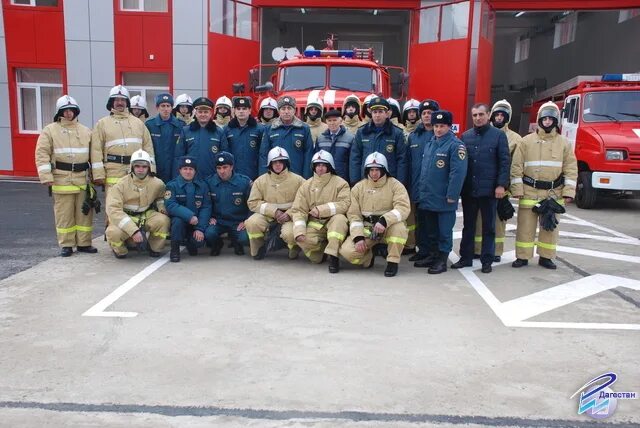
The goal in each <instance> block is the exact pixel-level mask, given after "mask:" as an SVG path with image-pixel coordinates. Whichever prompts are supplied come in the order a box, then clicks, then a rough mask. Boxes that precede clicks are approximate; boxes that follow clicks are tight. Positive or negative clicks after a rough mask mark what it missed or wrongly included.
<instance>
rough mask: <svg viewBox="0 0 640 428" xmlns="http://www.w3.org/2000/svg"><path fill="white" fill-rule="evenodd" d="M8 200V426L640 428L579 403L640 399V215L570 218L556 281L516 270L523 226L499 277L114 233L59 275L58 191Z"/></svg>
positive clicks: (3, 333) (0, 389)
mask: <svg viewBox="0 0 640 428" xmlns="http://www.w3.org/2000/svg"><path fill="white" fill-rule="evenodd" d="M0 196H2V198H3V202H4V203H3V206H4V207H8V209H7V208H5V209H4V210H2V212H1V213H0V222H1V223H0V224H2V225H3V226H2V230H1V232H0V239H1V242H2V244H3V245H2V246H1V248H2V255H1V256H2V262H1V265H2V266H1V272H2V275H3V277H4V280H0V427H5V426H7V427H15V426H25V427H32V426H33V427H41V426H55V427H59V426H81V427H86V426H110V427H111V426H133V427H147V426H148V427H177V426H180V427H182V426H187V427H204V426H225V427H227V426H230V427H236V426H237V427H245V426H252V427H283V426H284V427H414V426H420V427H430V426H438V427H454V426H456V427H457V426H465V427H488V426H499V427H593V426H610V425H611V426H616V427H637V426H640V400H619V401H618V407H617V410H616V412H615V414H613V415H612V416H611V417H610V418H608V419H604V420H602V421H596V420H594V419H590V418H588V417H587V416H585V415H578V414H577V407H578V400H577V398H575V397H574V398H570V397H571V395H572V394H573V393H574V392H575V391H576V390H577V389H578V388H580V387H581V386H582V385H584V384H585V383H586V382H587V381H589V380H590V379H592V378H594V377H596V376H597V375H599V374H601V373H604V372H608V371H613V372H615V373H616V374H617V375H618V381H617V383H616V384H615V385H613V386H612V389H613V390H614V391H616V392H620V391H636V392H640V368H639V366H638V363H637V355H638V354H639V353H640V269H638V268H639V267H640V241H639V240H638V237H639V236H640V225H639V224H638V218H639V217H638V213H639V212H640V211H639V209H640V201H612V200H609V201H605V203H604V204H603V205H602V208H600V209H597V210H589V211H585V210H579V209H577V208H576V207H574V206H571V207H569V209H568V215H567V216H563V217H562V218H561V220H560V221H561V232H562V233H563V235H562V236H561V238H560V246H561V250H560V252H559V254H558V260H557V263H558V270H557V271H547V270H544V269H542V268H540V267H538V266H537V265H536V264H535V262H534V263H532V264H531V265H530V266H528V267H526V268H522V269H520V270H515V269H513V268H511V267H510V266H509V261H510V260H511V259H512V258H513V252H512V250H513V241H514V230H513V228H512V227H511V228H509V229H508V232H507V244H506V253H505V256H504V263H502V264H500V265H495V266H494V272H493V273H492V274H490V275H484V274H481V273H479V271H478V270H477V269H478V266H475V267H474V268H467V269H464V270H463V271H449V272H447V273H445V274H442V275H437V276H431V275H426V274H425V272H424V270H421V269H415V268H413V267H412V266H411V264H410V263H409V262H407V261H406V260H403V261H402V263H401V265H400V273H399V275H398V276H397V277H396V278H390V279H389V278H384V277H383V275H382V272H383V269H384V263H383V261H382V260H377V261H376V265H375V266H374V268H373V269H371V270H363V269H359V268H356V267H352V266H346V265H345V263H344V262H343V264H342V266H343V268H342V270H341V272H340V273H339V274H337V275H330V274H328V273H327V271H326V269H327V268H326V265H319V266H314V265H311V264H309V263H308V262H307V261H306V260H304V259H303V258H301V259H299V260H294V261H290V260H288V259H287V257H286V253H285V252H279V253H275V254H269V255H268V256H267V258H266V259H265V260H263V261H261V262H256V261H253V260H251V259H250V258H249V257H248V256H244V257H238V256H235V255H233V253H232V251H231V250H230V249H226V248H225V249H224V250H223V254H222V255H221V256H220V257H218V258H212V257H209V256H208V255H207V254H205V252H204V251H203V252H202V254H201V255H200V256H198V257H189V256H188V255H186V254H185V253H184V252H183V261H182V262H181V263H177V264H176V263H168V260H167V257H166V256H165V257H163V258H160V259H151V258H149V257H147V256H146V255H144V254H138V253H135V254H132V255H131V257H129V258H128V259H125V260H116V259H115V258H113V257H112V256H111V254H110V252H109V250H108V247H107V246H106V243H104V242H103V241H102V239H101V237H100V236H99V235H100V232H101V230H102V224H103V217H102V215H100V216H98V217H97V218H96V223H97V225H98V226H96V236H97V237H96V239H94V245H95V246H97V247H98V248H99V250H100V252H99V253H98V254H97V255H87V254H74V256H73V257H70V258H68V259H62V258H60V257H57V253H58V249H57V245H56V242H55V232H54V226H53V218H52V212H51V201H50V200H49V198H48V196H47V194H46V190H45V189H43V188H42V187H41V186H39V185H37V184H32V183H24V184H23V183H6V182H0ZM460 220H461V219H458V225H457V230H458V232H459V229H460V223H461V221H460ZM512 224H515V222H513V221H512ZM458 242H459V241H456V244H455V246H454V247H455V248H457V245H458ZM451 258H452V260H456V257H455V255H452V257H451ZM19 271H21V272H19ZM17 272H19V273H17ZM572 284H573V285H572ZM589 290H592V291H589ZM541 293H542V295H543V296H544V299H540V298H537V297H539V296H540V295H541ZM545 293H547V294H545Z"/></svg>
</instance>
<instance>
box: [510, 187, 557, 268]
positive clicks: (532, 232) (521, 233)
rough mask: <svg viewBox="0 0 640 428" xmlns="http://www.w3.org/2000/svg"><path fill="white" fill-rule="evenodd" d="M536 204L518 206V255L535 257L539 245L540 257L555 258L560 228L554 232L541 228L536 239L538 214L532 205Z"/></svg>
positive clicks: (525, 258)
mask: <svg viewBox="0 0 640 428" xmlns="http://www.w3.org/2000/svg"><path fill="white" fill-rule="evenodd" d="M533 205H535V203H534V204H532V205H531V204H527V203H525V204H524V205H523V204H522V200H521V201H520V206H519V207H518V229H517V230H516V257H517V258H519V259H524V260H529V259H531V258H533V249H534V247H536V246H537V247H538V250H537V253H538V255H539V256H540V257H544V258H547V259H553V258H555V256H556V248H557V244H558V232H559V231H558V228H557V227H556V228H555V229H554V230H553V231H552V232H549V231H547V230H544V229H542V228H541V229H540V232H539V233H538V239H537V241H536V229H537V228H538V221H539V220H538V214H536V213H534V212H533V211H532V210H531V208H530V207H532V206H533Z"/></svg>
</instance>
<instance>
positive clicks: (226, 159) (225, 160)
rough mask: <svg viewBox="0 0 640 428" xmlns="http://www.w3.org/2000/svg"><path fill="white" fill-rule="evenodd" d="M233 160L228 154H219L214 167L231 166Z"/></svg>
mask: <svg viewBox="0 0 640 428" xmlns="http://www.w3.org/2000/svg"><path fill="white" fill-rule="evenodd" d="M234 161H235V159H234V157H233V155H232V154H231V153H229V152H220V153H218V154H217V155H216V166H222V165H233V163H234Z"/></svg>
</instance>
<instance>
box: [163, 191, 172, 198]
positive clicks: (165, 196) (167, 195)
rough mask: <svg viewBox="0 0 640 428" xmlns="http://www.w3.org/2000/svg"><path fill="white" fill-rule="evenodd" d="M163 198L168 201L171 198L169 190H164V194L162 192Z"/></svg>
mask: <svg viewBox="0 0 640 428" xmlns="http://www.w3.org/2000/svg"><path fill="white" fill-rule="evenodd" d="M164 198H165V199H169V198H171V190H165V192H164Z"/></svg>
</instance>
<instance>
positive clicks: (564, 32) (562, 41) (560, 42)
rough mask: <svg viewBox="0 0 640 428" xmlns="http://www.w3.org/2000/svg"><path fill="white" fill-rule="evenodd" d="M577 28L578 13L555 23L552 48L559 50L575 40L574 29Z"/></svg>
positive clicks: (573, 13) (570, 14) (572, 13)
mask: <svg viewBox="0 0 640 428" xmlns="http://www.w3.org/2000/svg"><path fill="white" fill-rule="evenodd" d="M577 27H578V13H577V12H571V13H569V14H568V15H567V16H565V17H564V18H561V19H560V21H559V22H556V25H555V33H554V35H553V48H554V49H556V48H559V47H560V46H564V45H566V44H569V43H571V42H573V41H575V40H576V28H577Z"/></svg>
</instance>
